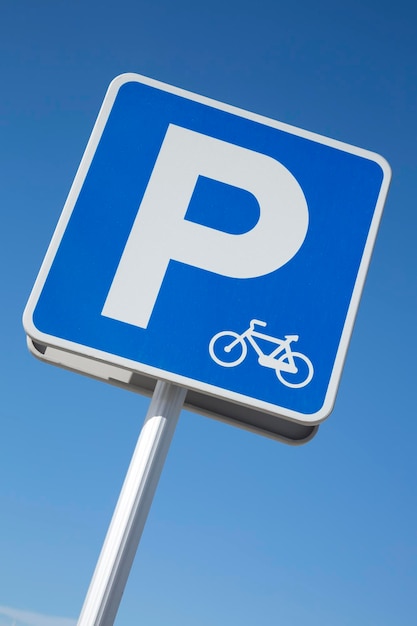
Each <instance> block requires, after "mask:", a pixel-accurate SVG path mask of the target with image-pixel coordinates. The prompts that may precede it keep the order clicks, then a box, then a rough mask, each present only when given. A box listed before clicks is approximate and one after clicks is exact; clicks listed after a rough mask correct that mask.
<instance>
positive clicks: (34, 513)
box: [0, 0, 417, 626]
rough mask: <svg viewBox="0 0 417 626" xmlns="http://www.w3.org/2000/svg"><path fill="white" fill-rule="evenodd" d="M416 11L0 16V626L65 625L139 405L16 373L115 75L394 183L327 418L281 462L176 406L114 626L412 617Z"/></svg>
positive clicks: (46, 7)
mask: <svg viewBox="0 0 417 626" xmlns="http://www.w3.org/2000/svg"><path fill="white" fill-rule="evenodd" d="M416 13H417V12H416V9H415V7H414V4H413V3H411V2H410V1H408V2H405V1H402V0H400V1H399V2H396V3H388V2H378V3H377V2H374V1H372V2H371V1H369V0H368V1H367V0H365V1H364V2H359V1H356V0H355V1H353V2H349V3H335V2H330V0H329V1H320V0H319V1H318V2H307V1H306V0H302V1H301V2H299V3H280V2H270V1H263V0H260V1H259V2H258V3H256V5H255V3H245V2H243V3H242V2H235V1H230V2H219V1H218V0H214V1H213V2H211V3H208V4H204V5H203V4H202V3H196V2H188V1H187V2H186V1H181V0H180V1H178V2H176V3H169V2H159V1H158V0H155V1H154V2H132V1H131V0H120V1H119V2H117V3H114V4H113V3H99V2H96V1H92V2H87V3H82V2H78V1H75V2H72V3H71V4H70V3H66V2H62V1H61V0H56V1H54V2H48V1H46V0H43V1H39V2H37V3H33V2H29V1H19V0H17V1H16V2H13V3H11V2H3V3H2V6H1V9H0V64H1V76H2V97H1V99H0V200H1V218H2V228H1V235H0V236H1V238H2V241H1V246H0V255H1V263H0V267H1V276H2V285H3V294H4V297H3V306H2V307H1V312H0V315H1V317H2V324H3V344H2V345H3V348H4V351H3V354H4V356H3V368H2V376H1V380H2V387H1V389H2V394H1V395H2V409H1V411H0V428H1V440H0V445H1V454H0V507H1V515H0V625H1V626H9V625H11V624H12V623H13V621H14V620H15V621H16V625H17V626H70V625H71V624H75V620H76V618H77V616H78V614H79V611H80V609H81V605H82V602H83V599H84V596H85V593H86V591H87V587H88V584H89V580H90V577H91V574H92V571H93V569H94V566H95V563H96V559H97V556H98V553H99V550H100V547H101V545H102V541H103V539H104V535H105V532H106V529H107V526H108V523H109V520H110V517H111V514H112V511H113V507H114V505H115V502H116V500H117V496H118V493H119V490H120V487H121V483H122V481H123V477H124V474H125V472H126V469H127V466H128V463H129V460H130V456H131V454H132V451H133V448H134V445H135V441H136V438H137V435H138V433H139V431H140V427H141V423H142V421H143V417H144V415H145V413H146V408H147V405H148V400H146V399H145V398H142V397H140V396H135V395H133V394H130V393H128V392H125V391H122V390H120V389H116V388H112V387H110V386H106V385H104V384H102V383H99V382H96V381H92V380H89V379H87V378H84V377H82V376H79V375H76V374H72V373H69V372H66V371H63V370H59V369H56V368H52V367H50V366H47V365H44V364H42V363H39V362H37V361H35V360H34V359H33V357H31V356H30V355H29V353H28V351H27V349H26V345H25V338H24V332H23V329H22V325H21V315H22V312H23V308H24V306H25V303H26V300H27V298H28V295H29V292H30V290H31V287H32V285H33V282H34V279H35V277H36V274H37V272H38V269H39V266H40V263H41V261H42V259H43V256H44V254H45V251H46V247H47V245H48V242H49V240H50V237H51V235H52V232H53V230H54V227H55V225H56V222H57V219H58V217H59V215H60V212H61V209H62V206H63V204H64V201H65V198H66V195H67V193H68V190H69V187H70V185H71V182H72V179H73V176H74V174H75V171H76V168H77V166H78V163H79V160H80V158H81V156H82V153H83V150H84V147H85V144H86V142H87V139H88V136H89V134H90V132H91V129H92V126H93V123H94V120H95V117H96V115H97V113H98V110H99V107H100V104H101V101H102V98H103V96H104V93H105V91H106V88H107V86H108V84H109V82H110V81H111V79H112V78H113V77H114V76H116V75H117V74H120V73H122V72H127V71H133V72H138V73H141V74H144V75H146V76H150V77H152V78H156V79H158V80H162V81H165V82H167V83H170V84H173V85H177V86H179V87H182V88H185V89H188V90H190V91H194V92H196V93H200V94H203V95H206V96H209V97H212V98H215V99H217V100H220V101H223V102H227V103H229V104H232V105H235V106H238V107H241V108H243V109H247V110H250V111H254V112H256V113H260V114H262V115H265V116H268V117H271V118H274V119H278V120H280V121H283V122H286V123H289V124H293V125H295V126H299V127H301V128H305V129H307V130H310V131H314V132H317V133H320V134H322V135H326V136H329V137H333V138H335V139H339V140H342V141H345V142H347V143H351V144H354V145H358V146H360V147H363V148H367V149H369V150H373V151H375V152H378V153H380V154H382V155H383V156H384V157H385V158H386V159H387V160H388V162H389V163H390V165H391V167H392V171H393V180H392V185H391V190H390V193H389V196H388V201H387V204H386V209H385V213H384V217H383V220H382V224H381V228H380V232H379V237H378V239H377V243H376V246H375V251H374V255H373V259H372V263H371V267H370V271H369V274H368V279H367V282H366V285H365V290H364V295H363V299H362V303H361V306H360V309H359V314H358V318H357V322H356V325H355V330H354V334H353V338H352V342H351V346H350V350H349V353H348V357H347V361H346V366H345V370H344V374H343V377H342V382H341V386H340V391H339V395H338V399H337V402H336V406H335V409H334V412H333V414H332V415H331V416H330V418H329V419H328V420H327V421H326V422H325V423H324V424H323V425H322V426H321V428H320V430H319V433H318V435H317V437H316V438H315V439H314V440H313V441H312V442H310V443H309V444H307V445H306V446H302V447H299V448H292V447H287V446H284V445H282V444H279V443H277V442H274V441H271V440H269V439H266V438H263V437H260V436H255V435H253V434H250V433H247V432H245V431H241V430H239V429H237V428H232V427H230V426H226V425H224V424H222V423H220V422H216V421H215V420H210V419H207V418H203V417H200V416H198V415H194V414H191V413H189V412H185V411H184V412H183V413H182V415H181V418H180V423H179V426H178V429H177V432H176V434H175V437H174V441H173V444H172V447H171V450H170V454H169V457H168V460H167V464H166V467H165V469H164V473H163V476H162V479H161V482H160V485H159V488H158V492H157V495H156V498H155V501H154V505H153V507H152V510H151V513H150V516H149V520H148V523H147V526H146V528H145V532H144V536H143V539H142V541H141V544H140V547H139V551H138V554H137V557H136V560H135V563H134V566H133V569H132V574H131V577H130V579H129V582H128V585H127V588H126V592H125V596H124V598H123V601H122V604H121V608H120V611H119V614H118V617H117V619H116V624H120V626H124V625H127V624H131V623H132V621H135V622H136V621H137V622H138V623H141V622H143V623H146V624H147V625H148V626H154V625H155V626H159V625H160V624H166V623H167V622H169V623H172V624H181V625H182V626H188V625H191V624H192V625H193V626H195V625H197V626H212V625H214V624H216V626H219V625H223V624H224V625H226V624H227V625H230V624H235V623H236V624H239V625H240V626H249V625H252V624H259V623H265V624H285V625H286V626H316V625H320V626H322V625H323V624H329V625H330V624H332V625H333V624H337V625H338V626H339V625H340V626H348V625H349V626H350V625H351V624H355V626H362V625H364V626H365V625H366V626H369V625H370V624H375V625H378V626H394V625H395V626H397V625H398V624H401V625H402V626H408V625H410V626H411V625H412V624H414V623H415V615H416V612H417V601H416V594H415V586H416V580H417V536H416V534H417V533H416V528H417V523H416V522H417V519H416V518H417V507H416V496H415V479H416V469H417V467H416V455H415V438H416V434H417V427H416V421H415V414H416V411H415V374H416V371H417V368H416V362H415V354H416V348H417V345H416V344H417V341H416V340H417V333H416V329H415V311H416V300H417V297H416V295H417V290H416V267H417V259H416V245H415V233H416V225H417V218H416V210H415V206H416V176H415V172H416V139H417V132H416V131H417V122H416V120H417V71H416V63H415V60H416V54H417V50H416V48H417V44H416V38H415V24H416V19H417V14H416ZM54 616H59V617H54ZM71 620H72V621H71Z"/></svg>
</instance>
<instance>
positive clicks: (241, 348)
mask: <svg viewBox="0 0 417 626" xmlns="http://www.w3.org/2000/svg"><path fill="white" fill-rule="evenodd" d="M266 325H267V324H266V322H262V321H261V320H256V319H253V320H252V321H251V322H250V324H249V328H248V329H247V330H245V331H244V332H243V333H242V334H240V335H239V334H238V333H236V332H235V331H234V330H222V331H220V332H219V333H217V334H216V335H214V337H212V339H211V340H210V344H209V353H210V356H211V358H212V359H213V361H214V362H215V363H217V364H218V365H221V366H222V367H236V366H237V365H240V364H241V363H242V361H244V359H245V358H246V355H247V353H248V343H249V344H250V345H251V346H252V348H253V349H254V350H255V352H256V353H257V355H258V363H259V365H262V366H263V367H270V368H272V369H274V370H275V373H276V375H277V377H278V380H279V381H280V382H281V383H282V384H283V385H286V386H287V387H293V388H299V387H305V386H306V385H308V383H309V382H310V381H311V379H312V378H313V374H314V368H313V365H312V363H311V361H310V359H309V358H308V357H306V356H305V354H302V353H301V352H293V351H292V349H291V343H292V342H293V341H298V339H299V335H285V339H278V338H277V337H273V336H272V335H267V334H266V333H262V332H260V331H259V330H255V326H263V327H265V326H266ZM257 339H261V340H262V341H266V342H270V343H272V344H274V345H275V346H276V348H274V349H273V350H272V352H270V353H269V354H265V352H263V351H262V349H261V348H260V346H259V344H258V342H257Z"/></svg>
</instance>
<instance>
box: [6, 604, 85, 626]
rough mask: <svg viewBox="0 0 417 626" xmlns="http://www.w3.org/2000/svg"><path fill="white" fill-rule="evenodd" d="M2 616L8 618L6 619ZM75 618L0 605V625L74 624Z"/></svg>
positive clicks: (52, 625)
mask: <svg viewBox="0 0 417 626" xmlns="http://www.w3.org/2000/svg"><path fill="white" fill-rule="evenodd" d="M4 618H8V620H7V621H5V620H4ZM76 623H77V622H76V620H75V619H69V618H68V617H54V616H53V615H42V613H31V612H30V611H21V610H20V609H14V608H12V607H10V606H0V626H13V625H14V626H75V625H76Z"/></svg>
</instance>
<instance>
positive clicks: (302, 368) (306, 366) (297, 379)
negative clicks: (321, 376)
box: [275, 352, 314, 389]
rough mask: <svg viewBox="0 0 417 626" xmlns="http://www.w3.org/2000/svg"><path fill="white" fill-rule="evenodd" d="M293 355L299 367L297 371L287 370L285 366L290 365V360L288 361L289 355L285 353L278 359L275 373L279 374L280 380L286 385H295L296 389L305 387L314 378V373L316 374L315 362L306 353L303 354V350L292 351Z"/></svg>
mask: <svg viewBox="0 0 417 626" xmlns="http://www.w3.org/2000/svg"><path fill="white" fill-rule="evenodd" d="M291 355H292V358H293V359H294V363H295V366H296V368H297V371H296V372H294V373H293V372H287V371H285V367H286V366H288V363H289V361H288V355H287V354H283V355H282V356H281V357H280V358H279V359H278V360H277V365H276V368H275V373H276V375H277V376H278V380H279V381H280V382H281V383H282V384H283V385H286V386H287V387H293V388H294V389H296V388H298V387H305V386H306V385H308V383H309V382H310V380H311V379H312V378H313V374H314V368H313V364H312V362H311V361H310V359H309V358H308V357H306V356H305V355H304V354H301V352H291ZM280 365H281V367H280ZM282 365H284V367H283V368H282ZM283 370H284V371H283Z"/></svg>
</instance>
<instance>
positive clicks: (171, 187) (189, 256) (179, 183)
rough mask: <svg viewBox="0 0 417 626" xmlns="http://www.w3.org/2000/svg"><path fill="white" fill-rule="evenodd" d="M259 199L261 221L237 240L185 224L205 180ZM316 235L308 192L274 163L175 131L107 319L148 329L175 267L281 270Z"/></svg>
mask: <svg viewBox="0 0 417 626" xmlns="http://www.w3.org/2000/svg"><path fill="white" fill-rule="evenodd" d="M200 175H201V176H205V177H207V178H211V179H214V180H216V181H219V182H222V183H226V184H228V185H233V186H235V187H239V188H241V189H244V190H246V191H248V192H250V193H252V194H253V195H254V196H255V198H256V200H257V201H258V203H259V208H260V217H259V220H258V222H257V223H256V225H255V226H254V227H253V228H252V229H251V230H249V231H247V232H246V233H243V234H240V235H235V234H230V233H225V232H223V231H220V230H216V229H214V228H209V227H208V226H202V225H201V224H197V223H195V222H191V221H189V220H186V219H185V214H186V212H187V209H188V206H189V203H190V200H191V196H192V194H193V191H194V188H195V185H196V183H197V179H198V177H199V176H200ZM307 228H308V207H307V202H306V199H305V197H304V194H303V192H302V190H301V187H300V185H299V184H298V182H297V181H296V179H295V178H294V176H293V175H292V174H291V173H290V172H289V171H288V170H287V168H285V167H284V166H283V165H282V164H281V163H279V161H276V160H275V159H273V158H272V157H269V156H267V155H264V154H261V153H260V152H254V151H253V150H248V149H247V148H242V147H241V146H237V145H234V144H231V143H228V142H225V141H221V140H220V139H215V138H213V137H209V136H207V135H203V134H201V133H197V132H195V131H192V130H188V129H186V128H182V127H180V126H175V125H173V124H170V125H169V127H168V130H167V133H166V135H165V138H164V141H163V143H162V146H161V149H160V152H159V155H158V158H157V160H156V162H155V166H154V168H153V171H152V175H151V177H150V179H149V183H148V186H147V188H146V191H145V194H144V196H143V199H142V202H141V204H140V207H139V211H138V214H137V216H136V219H135V222H134V224H133V227H132V230H131V232H130V235H129V238H128V240H127V243H126V246H125V249H124V251H123V254H122V256H121V259H120V263H119V266H118V268H117V271H116V273H115V275H114V279H113V282H112V285H111V288H110V291H109V293H108V296H107V299H106V302H105V304H104V307H103V310H102V315H104V316H106V317H110V318H113V319H116V320H119V321H122V322H126V323H128V324H133V325H134V326H139V327H140V328H146V327H147V326H148V323H149V319H150V317H151V314H152V311H153V308H154V306H155V303H156V300H157V298H158V294H159V290H160V288H161V285H162V281H163V279H164V276H165V272H166V270H167V268H168V264H169V262H170V260H175V261H179V262H180V263H186V264H187V265H192V266H194V267H198V268H200V269H203V270H206V271H209V272H215V273H217V274H220V275H222V276H228V277H231V278H254V277H257V276H263V275H264V274H269V273H270V272H273V271H275V270H276V269H278V268H279V267H281V266H282V265H284V264H285V263H287V262H288V261H289V260H290V259H291V258H292V257H293V256H294V255H295V254H296V252H297V251H298V250H299V248H300V247H301V245H302V243H303V241H304V238H305V236H306V233H307Z"/></svg>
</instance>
